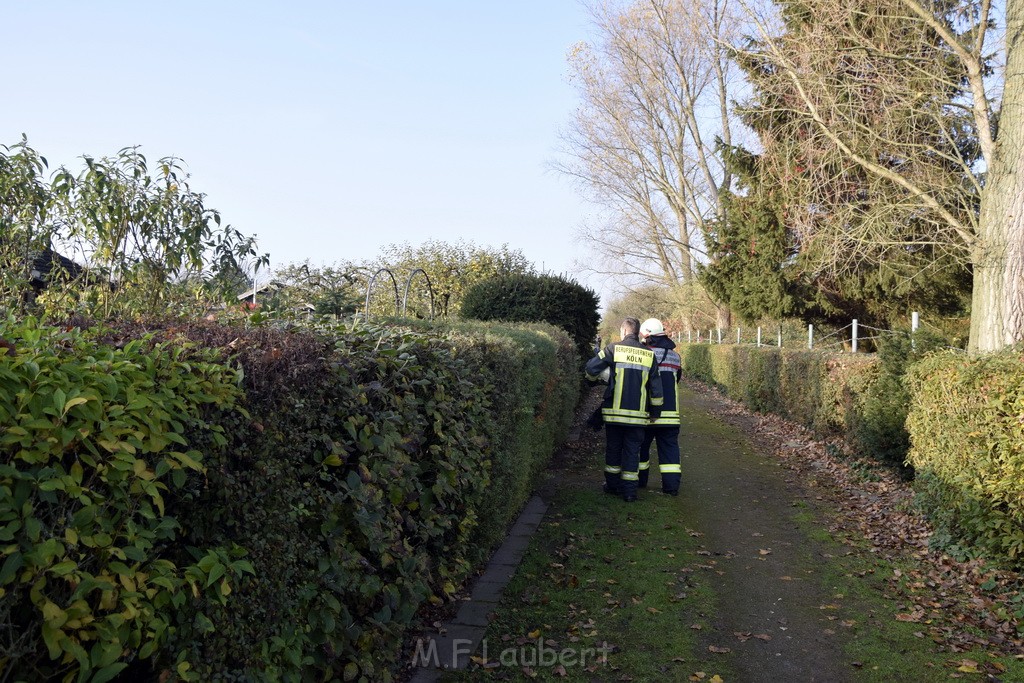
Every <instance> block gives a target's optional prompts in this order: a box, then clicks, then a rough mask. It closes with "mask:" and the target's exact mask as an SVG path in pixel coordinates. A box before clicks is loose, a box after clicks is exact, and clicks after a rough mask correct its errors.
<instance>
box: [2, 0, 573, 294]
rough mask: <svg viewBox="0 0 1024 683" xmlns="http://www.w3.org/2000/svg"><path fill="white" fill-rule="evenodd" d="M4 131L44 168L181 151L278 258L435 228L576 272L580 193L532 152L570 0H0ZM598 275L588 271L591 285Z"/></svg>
mask: <svg viewBox="0 0 1024 683" xmlns="http://www.w3.org/2000/svg"><path fill="white" fill-rule="evenodd" d="M0 17H2V19H3V24H4V55H5V57H4V67H3V68H4V71H5V78H4V81H5V89H4V90H5V96H4V102H3V105H2V106H0V143H3V144H8V145H9V144H11V143H14V142H16V141H17V140H18V139H19V138H20V136H21V134H22V133H26V134H27V135H28V139H29V144H31V145H32V146H33V147H34V148H36V149H37V150H38V151H39V152H40V153H42V154H43V155H44V156H46V157H47V158H48V159H49V161H50V163H51V168H55V167H56V166H58V165H60V164H67V165H69V166H72V167H74V168H77V167H78V162H77V161H76V158H77V157H79V156H81V155H82V154H90V155H94V156H102V155H107V154H113V153H114V152H116V151H117V150H118V149H120V148H122V147H126V146H130V145H140V146H141V147H142V151H143V153H145V154H146V155H147V156H148V157H149V158H150V159H151V160H155V159H156V158H159V157H162V156H167V155H176V156H179V157H181V158H183V159H184V160H185V161H186V163H187V164H188V168H189V170H190V172H191V173H192V186H193V189H196V190H198V191H201V192H205V193H206V194H207V196H208V203H209V205H210V206H213V207H215V208H217V209H219V210H220V211H221V212H222V214H223V216H224V218H225V220H227V221H228V222H229V223H231V224H232V225H234V226H235V227H237V228H239V229H240V230H241V231H242V232H243V233H246V234H253V233H255V234H256V235H257V236H258V238H259V240H260V244H261V248H262V250H264V251H269V252H270V254H271V259H272V265H282V264H284V263H287V262H292V261H301V260H303V259H306V258H309V259H310V260H311V261H312V262H314V263H332V262H334V261H337V260H340V259H360V258H367V257H372V256H375V255H376V254H377V252H378V250H379V248H380V247H381V246H383V245H385V244H389V243H393V242H403V241H409V242H412V243H414V244H415V243H419V242H422V241H424V240H426V239H429V238H434V239H441V240H448V241H456V240H458V239H460V238H465V239H470V240H473V241H474V242H476V243H477V244H482V245H492V246H497V245H500V244H502V243H508V245H509V246H510V247H512V248H515V249H521V250H522V251H523V252H524V253H525V255H526V257H527V258H528V259H530V260H531V261H533V262H534V263H535V264H536V265H537V266H538V268H539V267H541V265H542V264H543V266H544V267H546V269H548V270H551V271H555V272H571V268H572V262H573V260H574V259H575V258H581V257H585V256H586V252H585V250H584V248H583V247H582V246H579V245H577V244H575V242H574V239H573V234H574V229H575V228H576V227H577V226H578V225H579V224H580V223H581V222H582V221H583V219H584V217H585V215H586V214H587V213H588V212H589V211H590V209H589V208H588V207H587V206H586V205H585V204H584V203H583V202H582V201H581V200H580V199H579V198H578V195H577V192H576V190H575V188H574V187H573V186H572V185H571V184H570V183H569V181H568V180H567V179H566V178H564V177H562V176H560V175H557V174H555V173H554V172H552V171H546V170H545V166H544V165H545V162H546V161H548V160H551V159H552V158H554V157H555V155H556V149H557V146H558V131H559V130H560V129H561V128H564V127H565V125H566V124H567V123H568V121H569V118H570V115H571V113H572V111H573V109H574V107H575V105H576V98H575V93H574V92H573V90H572V88H571V87H570V86H569V85H568V84H567V82H566V74H567V65H566V60H565V55H566V53H567V51H568V49H569V47H570V46H571V45H572V44H573V43H574V42H576V41H579V40H585V39H587V38H588V35H589V33H590V30H591V27H590V25H589V20H588V17H587V14H586V11H585V9H584V8H583V7H582V6H581V5H580V4H578V2H576V0H517V1H515V2H507V1H501V0H434V1H433V2H413V1H412V0H400V1H399V2H391V3H376V2H370V1H368V0H364V1H363V2H351V1H349V0H338V1H335V2H327V1H322V2H303V1H302V0H298V1H296V2H290V3H284V2H273V3H271V2H218V1H216V0H212V1H208V2H193V1H190V0H188V1H184V2H180V1H179V2H174V3H151V2H139V1H138V0H135V1H132V2H127V1H125V2H105V1H103V0H97V1H94V2H81V1H76V2H69V1H66V0H53V1H46V2H9V3H5V4H4V9H3V10H2V11H0ZM592 286H593V285H592Z"/></svg>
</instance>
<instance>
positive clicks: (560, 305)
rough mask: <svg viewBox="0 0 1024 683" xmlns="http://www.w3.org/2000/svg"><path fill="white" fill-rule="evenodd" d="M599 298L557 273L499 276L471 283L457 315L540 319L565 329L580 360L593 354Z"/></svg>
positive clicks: (470, 317)
mask: <svg viewBox="0 0 1024 683" xmlns="http://www.w3.org/2000/svg"><path fill="white" fill-rule="evenodd" d="M599 304H600V297H598V296H597V294H596V293H595V292H594V291H593V290H591V289H589V288H587V287H584V286H583V285H581V284H579V283H578V282H576V281H575V280H571V279H568V278H566V277H564V276H561V275H502V276H499V277H493V278H490V279H488V280H484V281H482V282H478V283H477V284H475V285H473V287H471V288H470V289H469V291H468V292H466V297H465V299H463V301H462V310H461V312H460V315H461V316H462V317H463V318H466V319H472V320H504V321H516V322H534V321H543V322H546V323H549V324H551V325H557V326H559V327H561V328H562V329H564V330H565V331H566V332H568V334H569V336H570V337H572V339H573V341H574V342H575V343H576V352H577V354H578V355H579V357H580V359H581V362H583V361H586V360H587V359H588V358H590V356H591V355H592V353H593V347H594V339H595V337H596V336H597V326H598V323H600V322H601V314H600V312H599V311H598V307H599Z"/></svg>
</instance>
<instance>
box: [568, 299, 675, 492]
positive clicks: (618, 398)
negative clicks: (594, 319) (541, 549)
mask: <svg viewBox="0 0 1024 683" xmlns="http://www.w3.org/2000/svg"><path fill="white" fill-rule="evenodd" d="M619 333H620V335H621V336H622V341H620V342H618V343H615V344H609V345H608V346H606V347H604V348H603V349H601V351H599V352H598V354H597V355H596V356H594V357H593V358H591V359H590V360H589V361H588V362H587V367H586V374H587V379H588V380H590V381H592V382H596V381H599V380H600V379H601V375H602V372H603V371H604V370H606V369H607V370H608V371H609V372H608V388H607V389H606V390H605V392H604V403H603V404H602V408H601V413H602V415H603V417H604V423H605V429H606V439H607V442H606V446H605V461H604V462H605V465H604V477H605V484H604V490H605V491H606V492H607V493H612V494H616V495H621V496H622V499H623V500H625V501H626V502H630V503H631V502H633V501H635V500H636V489H637V485H638V484H639V481H640V472H639V468H640V446H641V444H642V443H643V440H644V427H645V426H646V425H647V423H648V422H649V421H650V420H651V419H652V418H657V417H658V416H659V414H660V412H661V405H662V401H663V398H662V384H663V383H662V381H661V377H660V376H659V375H658V365H657V362H656V360H655V355H654V351H652V350H650V349H648V348H645V347H644V346H643V345H642V344H641V343H640V338H639V333H640V321H639V320H637V319H636V318H626V320H624V321H623V323H622V326H621V327H620V328H619Z"/></svg>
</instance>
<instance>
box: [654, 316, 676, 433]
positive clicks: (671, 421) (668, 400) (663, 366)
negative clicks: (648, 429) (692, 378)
mask: <svg viewBox="0 0 1024 683" xmlns="http://www.w3.org/2000/svg"><path fill="white" fill-rule="evenodd" d="M647 348H649V349H651V350H652V351H654V355H655V357H656V358H657V363H658V373H659V374H660V375H661V386H662V391H663V392H664V395H665V403H664V405H662V407H661V415H660V416H658V419H657V420H654V421H653V422H651V426H652V427H678V426H679V402H678V401H679V392H678V391H676V384H678V383H679V377H680V376H681V375H682V368H681V362H680V358H679V354H678V353H676V351H675V348H676V343H675V342H674V341H672V340H671V339H669V338H668V337H666V336H665V335H663V334H658V335H652V336H650V337H648V338H647Z"/></svg>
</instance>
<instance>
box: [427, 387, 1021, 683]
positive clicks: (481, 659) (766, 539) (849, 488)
mask: <svg viewBox="0 0 1024 683" xmlns="http://www.w3.org/2000/svg"><path fill="white" fill-rule="evenodd" d="M597 401H599V393H597V392H595V393H594V394H592V395H591V396H590V399H589V401H587V402H585V404H584V405H583V406H581V408H580V410H579V414H578V416H577V422H578V423H579V422H581V421H582V418H584V417H585V416H586V415H589V413H590V410H591V409H592V407H593V406H594V405H595V404H596V402H597ZM681 401H682V403H681V405H682V413H683V416H684V417H683V425H682V430H681V438H680V445H681V448H682V471H683V483H682V488H681V490H680V495H679V496H678V497H676V498H673V497H669V496H666V495H664V494H662V493H661V492H660V481H659V475H658V474H657V463H656V460H655V461H652V475H651V488H650V489H649V490H647V491H642V492H641V496H640V501H639V502H637V503H633V504H626V503H623V502H622V501H620V500H618V499H616V498H612V497H610V496H608V495H606V494H603V493H601V484H602V481H603V474H602V464H603V444H604V434H603V432H592V431H590V430H588V429H586V428H583V429H580V426H579V424H577V427H576V430H575V431H574V433H573V434H571V435H570V438H569V442H568V443H567V445H566V447H565V448H564V449H563V450H562V451H561V452H560V453H559V454H558V455H557V456H556V457H555V458H554V460H553V462H552V464H551V466H550V468H549V469H548V470H547V472H546V473H545V475H544V476H543V477H542V479H541V481H540V483H539V487H538V489H539V490H538V492H539V494H540V495H541V497H542V498H543V499H544V500H545V501H546V502H548V503H550V507H549V509H548V512H547V514H546V516H545V519H544V522H543V523H542V524H541V525H540V527H539V528H538V530H537V532H536V534H535V535H534V537H533V539H532V540H531V542H530V546H529V549H528V550H527V552H526V554H525V556H524V559H523V562H522V564H521V565H520V566H519V567H518V569H517V571H516V574H515V576H514V577H513V578H512V580H511V582H510V583H509V585H508V587H507V589H506V590H505V591H504V595H503V597H502V598H501V601H500V603H499V604H498V606H497V608H496V609H495V610H494V611H493V612H491V613H489V614H488V620H489V625H488V627H487V633H486V637H485V642H487V643H489V644H490V648H489V654H488V653H486V652H482V651H478V652H477V653H476V655H477V656H476V664H475V668H474V667H473V666H471V668H470V670H469V671H466V672H462V673H450V674H446V675H445V676H444V677H442V680H443V681H446V682H448V681H451V682H458V683H466V682H469V681H477V680H500V681H530V680H541V681H559V682H580V683H584V682H585V683H597V682H604V681H636V682H641V681H643V682H646V681H662V680H665V681H727V682H728V683H735V682H736V681H743V682H751V683H760V682H762V681H766V682H771V683H774V682H776V681H786V682H787V683H788V682H794V683H799V682H809V681H810V682H813V681H828V682H830V683H831V682H835V681H851V682H853V681H857V682H861V681H865V682H871V683H875V682H878V683H882V682H886V683H888V682H889V681H893V680H911V681H921V682H928V681H944V680H948V679H950V678H964V677H967V678H971V677H978V676H982V677H983V679H984V680H988V681H1011V680H1024V645H1022V644H1021V643H1020V641H1019V638H1017V637H1015V636H1014V635H1013V632H1012V628H1011V627H1010V626H1008V625H1006V624H1003V623H997V622H998V620H996V619H994V617H993V615H994V614H995V612H994V610H995V609H996V608H997V607H998V604H997V603H996V601H993V600H991V599H989V598H988V597H987V596H985V595H984V594H983V593H979V592H978V590H977V586H978V584H979V583H980V582H981V581H982V580H984V579H985V577H986V576H987V575H986V574H985V573H984V572H983V571H982V570H981V569H980V565H979V564H978V563H973V564H963V563H957V562H955V561H953V560H951V559H949V558H947V557H945V556H937V555H936V554H935V553H932V552H930V551H929V550H928V535H929V534H930V530H929V529H928V527H927V524H926V523H925V522H924V521H923V520H922V519H921V518H920V517H919V516H918V515H917V514H916V513H915V512H914V511H913V510H912V506H911V504H910V502H911V498H912V496H911V492H910V490H909V489H908V487H907V486H906V485H905V483H902V482H900V481H899V480H898V478H897V477H895V475H893V474H892V473H889V474H886V473H885V472H877V471H862V470H861V469H859V466H858V467H854V466H853V465H854V464H856V463H854V464H851V463H850V462H845V461H843V460H842V459H841V458H840V459H838V460H837V459H836V458H833V456H831V455H829V454H828V452H827V451H828V449H827V448H826V447H825V445H823V444H820V443H817V442H814V441H813V439H812V437H811V436H810V435H809V434H807V433H806V432H803V431H802V430H800V428H798V427H796V426H795V425H791V424H789V423H785V421H783V420H781V419H780V418H778V417H773V416H759V415H754V414H751V413H750V412H748V411H746V410H744V409H743V408H742V407H740V406H738V404H735V403H734V402H731V401H729V400H728V399H724V398H723V397H721V396H720V395H718V394H717V392H715V391H713V390H710V389H708V388H707V387H703V386H700V385H697V384H693V385H691V386H684V387H682V390H681ZM986 629H987V631H986ZM1007 629H1009V630H1007ZM538 639H543V643H544V645H545V646H549V647H550V648H553V649H554V648H564V647H567V648H569V650H570V651H573V652H577V651H582V650H581V648H584V649H585V648H588V647H590V648H592V647H595V646H597V645H602V646H603V645H608V646H609V647H610V648H611V649H610V652H611V653H612V654H611V655H610V656H609V657H608V658H607V659H606V660H604V661H602V662H601V663H600V664H594V665H591V666H585V667H584V666H581V665H578V664H577V665H574V664H573V663H571V662H566V663H565V665H564V666H561V665H560V666H553V665H551V666H543V665H541V666H537V665H534V664H529V665H527V666H523V665H521V662H522V661H523V660H522V659H520V660H518V661H519V662H520V665H516V664H514V663H507V662H506V661H505V659H503V658H502V657H501V656H496V655H495V653H496V652H499V651H500V652H507V651H508V648H512V649H513V650H515V648H524V647H525V648H529V647H530V643H534V642H540V641H539V640H538ZM591 663H592V664H593V662H591ZM975 680H980V679H979V678H975Z"/></svg>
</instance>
